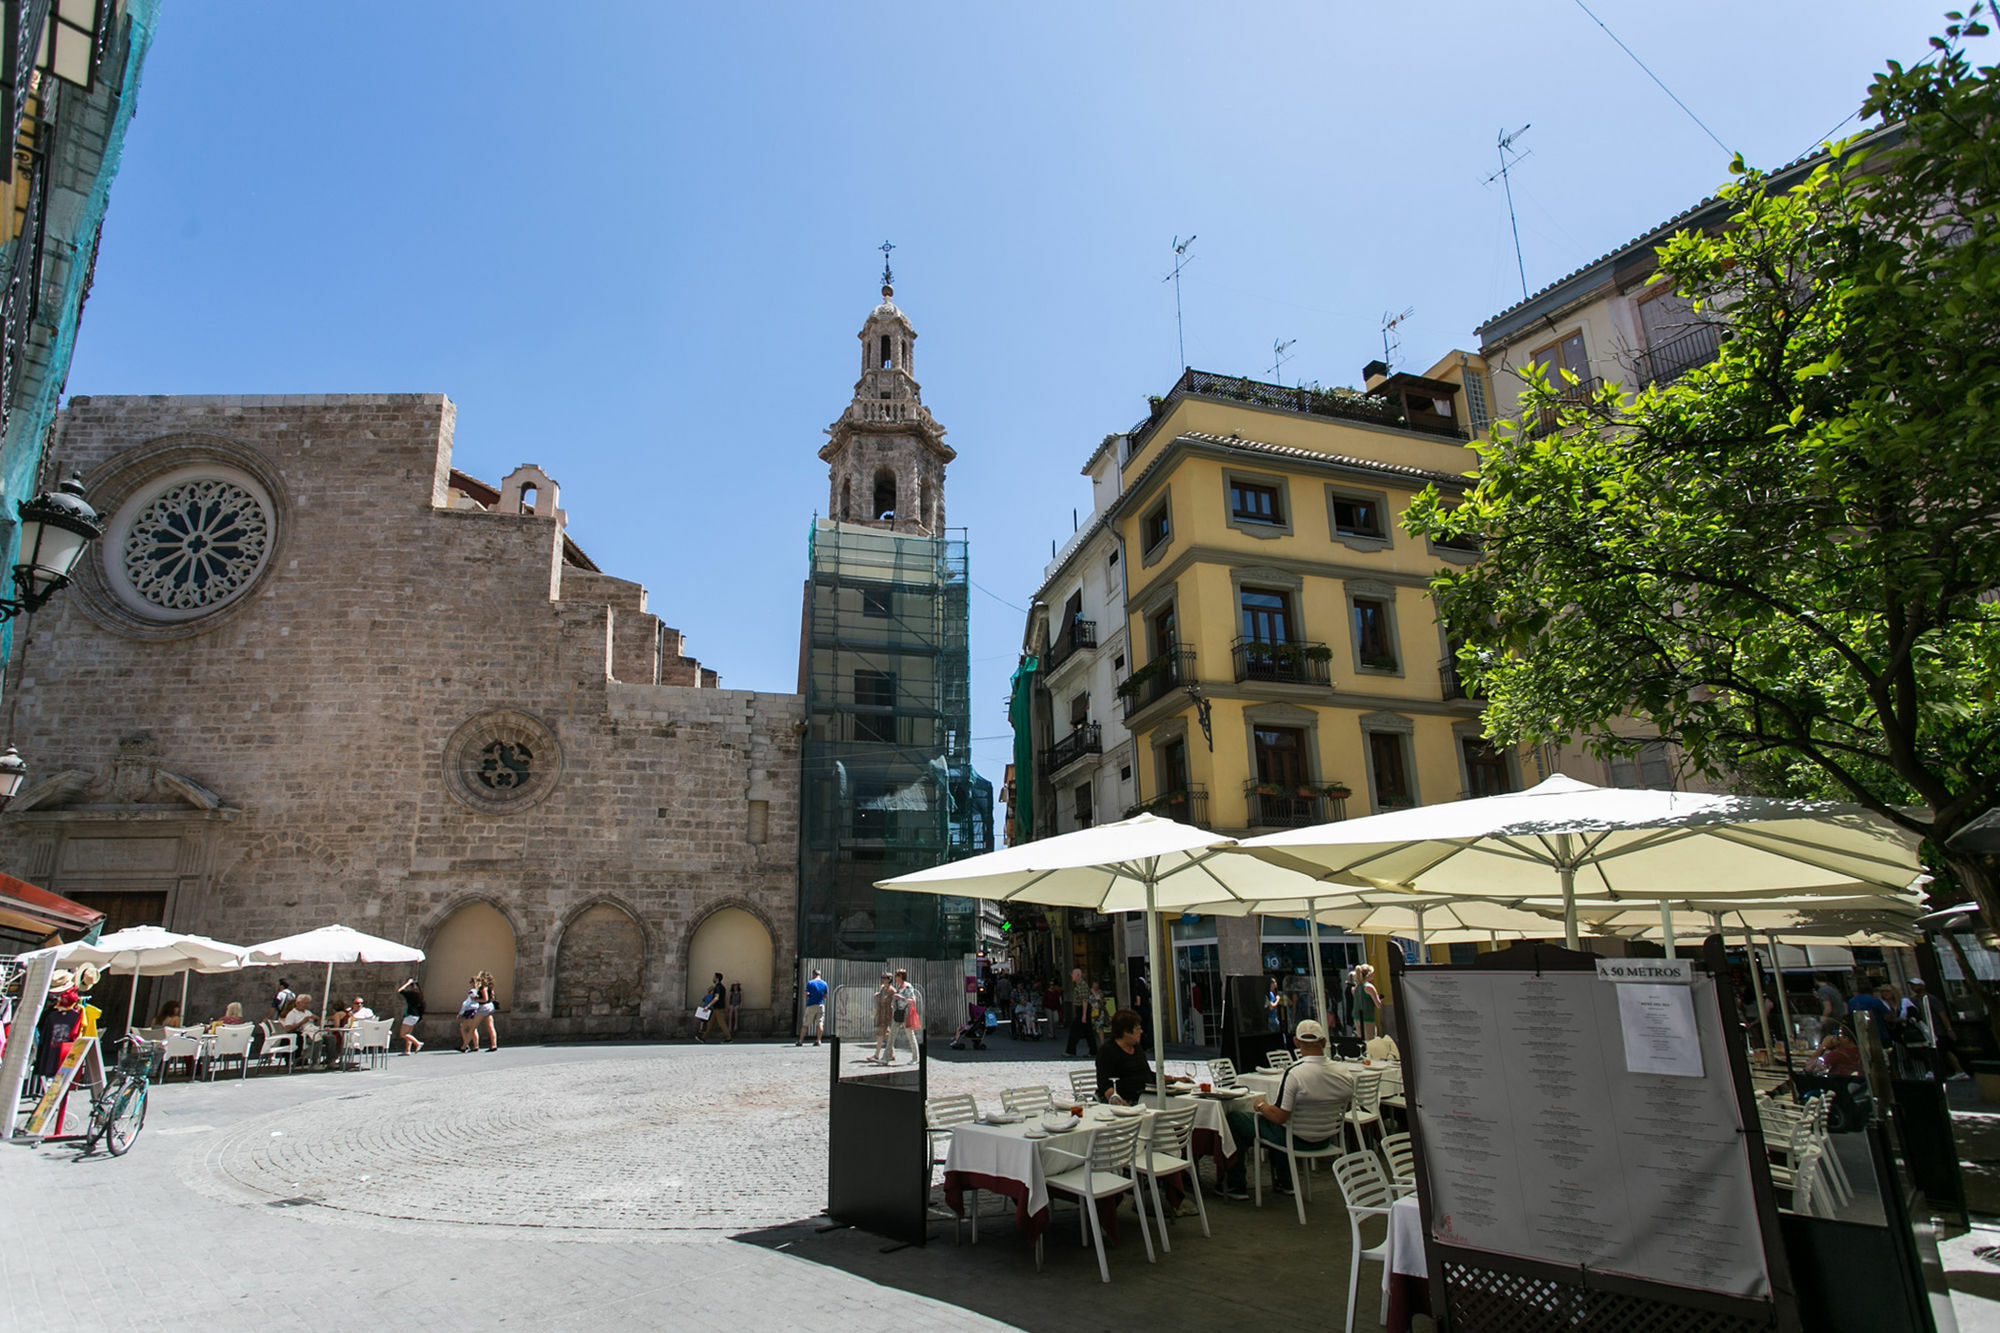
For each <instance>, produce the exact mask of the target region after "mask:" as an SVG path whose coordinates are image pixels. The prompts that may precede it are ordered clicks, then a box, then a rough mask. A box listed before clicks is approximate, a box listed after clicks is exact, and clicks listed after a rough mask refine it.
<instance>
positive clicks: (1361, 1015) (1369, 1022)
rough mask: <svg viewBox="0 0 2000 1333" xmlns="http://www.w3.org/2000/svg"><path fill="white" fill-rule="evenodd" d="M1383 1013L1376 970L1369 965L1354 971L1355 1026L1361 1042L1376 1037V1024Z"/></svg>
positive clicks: (1364, 964)
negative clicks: (1376, 981)
mask: <svg viewBox="0 0 2000 1333" xmlns="http://www.w3.org/2000/svg"><path fill="white" fill-rule="evenodd" d="M1381 1013H1382V993H1381V992H1380V991H1378V990H1376V989H1375V969H1374V968H1373V967H1371V966H1370V965H1369V964H1367V963H1363V964H1361V966H1359V967H1357V968H1355V969H1354V1025H1355V1026H1356V1027H1358V1028H1360V1029H1361V1040H1363V1041H1370V1040H1373V1039H1374V1036H1375V1024H1376V1022H1377V1021H1378V1020H1379V1018H1380V1015H1381Z"/></svg>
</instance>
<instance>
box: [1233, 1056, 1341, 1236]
mask: <svg viewBox="0 0 2000 1333" xmlns="http://www.w3.org/2000/svg"><path fill="white" fill-rule="evenodd" d="M1292 1040H1293V1041H1294V1042H1296V1043H1297V1044H1298V1048H1299V1058H1298V1060H1297V1061H1296V1062H1295V1063H1294V1064H1293V1065H1292V1066H1291V1067H1290V1068H1289V1069H1287V1070H1286V1071H1285V1076H1284V1078H1283V1079H1282V1080H1280V1082H1279V1084H1278V1099H1277V1100H1276V1101H1274V1102H1271V1101H1265V1100H1264V1099H1263V1098H1262V1097H1258V1098H1257V1099H1256V1100H1255V1101H1253V1102H1252V1103H1251V1105H1250V1109H1249V1110H1248V1111H1229V1112H1225V1118H1226V1119H1227V1120H1228V1121H1229V1132H1230V1133H1231V1134H1232V1135H1234V1136H1235V1139H1236V1161H1235V1162H1234V1163H1233V1164H1231V1166H1230V1168H1229V1178H1228V1179H1227V1180H1226V1181H1224V1182H1223V1185H1222V1193H1223V1196H1224V1197H1225V1198H1231V1199H1247V1198H1249V1197H1250V1196H1249V1191H1248V1190H1247V1189H1245V1187H1244V1182H1245V1180H1246V1176H1245V1174H1244V1168H1245V1167H1246V1166H1248V1165H1249V1162H1250V1151H1251V1146H1252V1145H1251V1142H1250V1141H1251V1139H1252V1138H1254V1137H1258V1136H1261V1137H1262V1138H1263V1140H1264V1141H1265V1142H1266V1143H1276V1144H1280V1145H1282V1144H1283V1143H1284V1141H1285V1122H1286V1121H1288V1120H1290V1119H1291V1118H1292V1112H1293V1111H1295V1110H1297V1109H1298V1105H1299V1103H1300V1102H1302V1101H1308V1102H1316V1103H1322V1104H1331V1105H1334V1106H1337V1107H1339V1108H1340V1110H1341V1111H1342V1112H1343V1113H1344V1112H1345V1111H1346V1110H1347V1108H1348V1106H1350V1105H1351V1104H1352V1103H1353V1101H1354V1080H1353V1079H1351V1078H1349V1077H1348V1076H1347V1075H1346V1074H1344V1073H1342V1072H1341V1071H1340V1070H1339V1069H1338V1068H1336V1067H1335V1066H1334V1065H1333V1064H1332V1063H1330V1062H1329V1061H1328V1060H1327V1058H1326V1029H1325V1028H1324V1027H1322V1026H1320V1024H1319V1022H1318V1021H1317V1020H1316V1019H1311V1018H1308V1019H1307V1020H1306V1021H1305V1022H1303V1023H1301V1024H1299V1026H1298V1029H1297V1030H1296V1031H1295V1032H1293V1034H1292ZM1327 1142H1330V1140H1317V1141H1314V1142H1310V1143H1308V1142H1303V1141H1301V1142H1300V1143H1299V1144H1298V1145H1297V1146H1299V1147H1301V1148H1318V1147H1323V1146H1324V1145H1325V1143H1327ZM1271 1184H1272V1187H1273V1188H1275V1189H1276V1190H1277V1191H1278V1193H1280V1194H1290V1193H1291V1192H1292V1165H1291V1162H1290V1160H1289V1159H1288V1158H1285V1157H1283V1156H1280V1155H1277V1154H1273V1155H1272V1156H1271Z"/></svg>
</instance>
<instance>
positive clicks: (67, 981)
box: [49, 967, 76, 995]
mask: <svg viewBox="0 0 2000 1333" xmlns="http://www.w3.org/2000/svg"><path fill="white" fill-rule="evenodd" d="M75 986H76V973H74V972H72V971H70V970H69V969H68V968H66V967H59V968H57V969H56V970H55V971H53V972H51V973H49V994H51V995H60V994H62V993H63V992H64V991H66V990H71V989H73V988H74V987H75Z"/></svg>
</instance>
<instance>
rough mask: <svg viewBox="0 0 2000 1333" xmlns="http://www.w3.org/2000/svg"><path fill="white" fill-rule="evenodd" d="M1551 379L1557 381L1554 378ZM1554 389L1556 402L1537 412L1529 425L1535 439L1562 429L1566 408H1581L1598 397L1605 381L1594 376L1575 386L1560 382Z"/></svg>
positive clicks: (1567, 382)
mask: <svg viewBox="0 0 2000 1333" xmlns="http://www.w3.org/2000/svg"><path fill="white" fill-rule="evenodd" d="M1550 378H1551V379H1552V380H1553V379H1555V377H1554V376H1550ZM1553 387H1554V388H1555V391H1556V401H1555V402H1554V403H1552V404H1550V405H1549V406H1547V407H1544V408H1542V409H1541V410H1540V411H1538V412H1536V413H1535V418H1534V420H1533V421H1532V422H1530V423H1529V427H1528V435H1529V436H1530V437H1531V438H1533V439H1540V438H1541V437H1542V436H1544V435H1549V434H1553V433H1554V432H1555V431H1557V430H1559V429H1561V428H1562V414H1563V411H1564V410H1565V409H1566V408H1572V407H1581V406H1583V405H1584V404H1585V403H1587V402H1589V401H1590V400H1591V399H1592V398H1594V397H1596V396H1597V391H1598V390H1599V389H1601V388H1603V387H1604V379H1603V377H1602V376H1599V375H1592V376H1591V377H1590V378H1589V379H1587V380H1581V381H1579V382H1578V383H1575V384H1571V383H1570V382H1569V381H1568V380H1558V381H1557V382H1556V383H1555V384H1554V386H1553Z"/></svg>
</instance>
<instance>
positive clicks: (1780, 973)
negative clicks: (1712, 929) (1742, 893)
mask: <svg viewBox="0 0 2000 1333" xmlns="http://www.w3.org/2000/svg"><path fill="white" fill-rule="evenodd" d="M1764 942H1765V943H1766V944H1768V945H1770V946H1771V982H1772V984H1773V985H1775V986H1776V987H1777V988H1778V1017H1779V1018H1781V1019H1783V1020H1784V1022H1785V1068H1786V1069H1787V1070H1789V1069H1790V1068H1791V1067H1792V1003H1791V1001H1790V1000H1787V999H1786V998H1785V972H1784V969H1783V968H1781V967H1779V966H1778V937H1777V936H1775V935H1773V934H1772V933H1771V932H1770V931H1768V930H1767V931H1765V932H1764Z"/></svg>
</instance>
